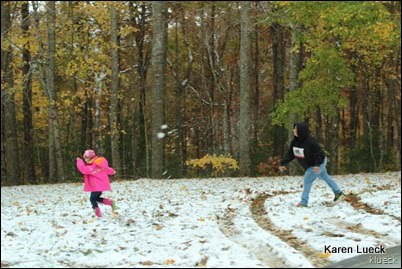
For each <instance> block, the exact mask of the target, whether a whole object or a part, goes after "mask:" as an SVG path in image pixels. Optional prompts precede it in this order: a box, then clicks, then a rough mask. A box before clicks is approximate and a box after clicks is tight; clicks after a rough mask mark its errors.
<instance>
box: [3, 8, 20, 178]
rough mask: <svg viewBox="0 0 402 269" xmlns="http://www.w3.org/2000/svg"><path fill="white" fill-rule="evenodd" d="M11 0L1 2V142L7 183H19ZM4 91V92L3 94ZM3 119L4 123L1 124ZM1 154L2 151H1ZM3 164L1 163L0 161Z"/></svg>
mask: <svg viewBox="0 0 402 269" xmlns="http://www.w3.org/2000/svg"><path fill="white" fill-rule="evenodd" d="M12 4H13V2H12V1H4V2H3V1H2V2H1V88H2V94H1V102H2V106H1V109H2V111H1V112H2V113H1V115H2V121H1V122H2V127H3V128H2V130H1V131H2V132H4V134H3V135H2V143H3V136H4V146H3V147H4V161H5V172H6V182H5V183H7V184H20V183H21V180H20V177H19V162H18V154H19V150H18V142H17V126H16V118H15V101H14V99H15V89H14V80H13V68H12V66H11V62H12V51H11V42H10V40H9V38H10V37H11V34H12V33H11V32H10V31H11V16H10V14H11V5H12ZM3 92H4V94H3ZM3 121H4V124H3ZM2 154H3V152H2ZM2 159H3V158H2ZM2 165H3V163H2Z"/></svg>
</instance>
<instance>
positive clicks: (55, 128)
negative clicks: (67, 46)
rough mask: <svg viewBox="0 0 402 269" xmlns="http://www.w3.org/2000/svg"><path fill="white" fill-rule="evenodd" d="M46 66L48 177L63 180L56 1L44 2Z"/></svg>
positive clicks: (56, 180) (57, 180) (58, 180)
mask: <svg viewBox="0 0 402 269" xmlns="http://www.w3.org/2000/svg"><path fill="white" fill-rule="evenodd" d="M46 12H47V37H48V40H47V46H48V47H47V51H48V66H47V80H46V89H47V94H48V98H49V107H48V109H49V179H50V181H53V182H60V181H61V182H64V180H65V174H64V168H63V165H64V161H63V151H62V150H61V145H60V135H59V124H58V118H59V116H58V112H57V106H56V85H55V75H56V59H55V58H56V29H55V28H56V2H54V1H48V2H47V3H46Z"/></svg>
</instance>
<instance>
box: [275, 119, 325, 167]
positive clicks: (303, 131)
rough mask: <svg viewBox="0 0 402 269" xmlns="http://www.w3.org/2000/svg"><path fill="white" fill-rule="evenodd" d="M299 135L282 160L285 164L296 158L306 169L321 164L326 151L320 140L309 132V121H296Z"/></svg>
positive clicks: (282, 163)
mask: <svg viewBox="0 0 402 269" xmlns="http://www.w3.org/2000/svg"><path fill="white" fill-rule="evenodd" d="M296 126H297V135H298V136H297V137H296V136H295V137H294V138H293V140H292V142H291V143H290V148H289V150H288V152H287V153H286V156H285V158H284V159H283V160H282V161H281V165H282V166H284V165H286V164H288V163H289V162H291V161H292V160H293V159H294V158H296V159H297V160H298V161H299V163H300V165H301V166H303V168H304V169H305V170H307V168H309V167H311V166H320V164H322V163H323V162H324V159H325V153H324V151H323V150H322V149H321V147H320V145H319V144H318V142H317V141H316V140H315V139H314V138H312V137H311V136H310V135H309V134H308V128H307V123H305V122H300V123H296Z"/></svg>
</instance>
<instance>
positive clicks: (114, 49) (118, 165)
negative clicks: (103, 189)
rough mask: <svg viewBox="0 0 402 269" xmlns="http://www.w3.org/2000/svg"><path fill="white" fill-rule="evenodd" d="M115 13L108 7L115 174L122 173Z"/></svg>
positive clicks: (112, 140) (111, 121) (112, 139)
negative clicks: (118, 117) (118, 118)
mask: <svg viewBox="0 0 402 269" xmlns="http://www.w3.org/2000/svg"><path fill="white" fill-rule="evenodd" d="M117 17H118V15H117V12H116V7H115V6H113V5H112V6H110V21H111V42H112V85H111V98H110V128H111V130H110V133H111V144H112V145H111V146H112V162H113V167H114V168H115V169H116V174H117V175H119V174H120V173H122V165H121V163H120V151H119V134H120V126H119V123H118V120H117V113H118V103H119V99H118V98H119V51H118V48H119V42H118V35H117V34H118V26H117Z"/></svg>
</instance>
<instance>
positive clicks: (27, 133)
mask: <svg viewBox="0 0 402 269" xmlns="http://www.w3.org/2000/svg"><path fill="white" fill-rule="evenodd" d="M21 19H22V21H21V28H22V31H23V32H22V34H23V37H24V38H26V39H27V42H26V43H25V44H24V45H23V51H22V61H23V67H22V77H23V78H22V79H23V88H24V92H23V95H24V101H23V114H24V156H30V158H26V159H25V164H24V177H25V181H26V182H30V183H37V182H36V178H35V166H34V163H35V155H34V151H33V145H34V141H33V136H32V131H33V125H32V72H31V68H30V61H31V51H30V49H31V48H30V41H29V27H30V19H29V4H28V1H24V2H23V3H22V7H21Z"/></svg>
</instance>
